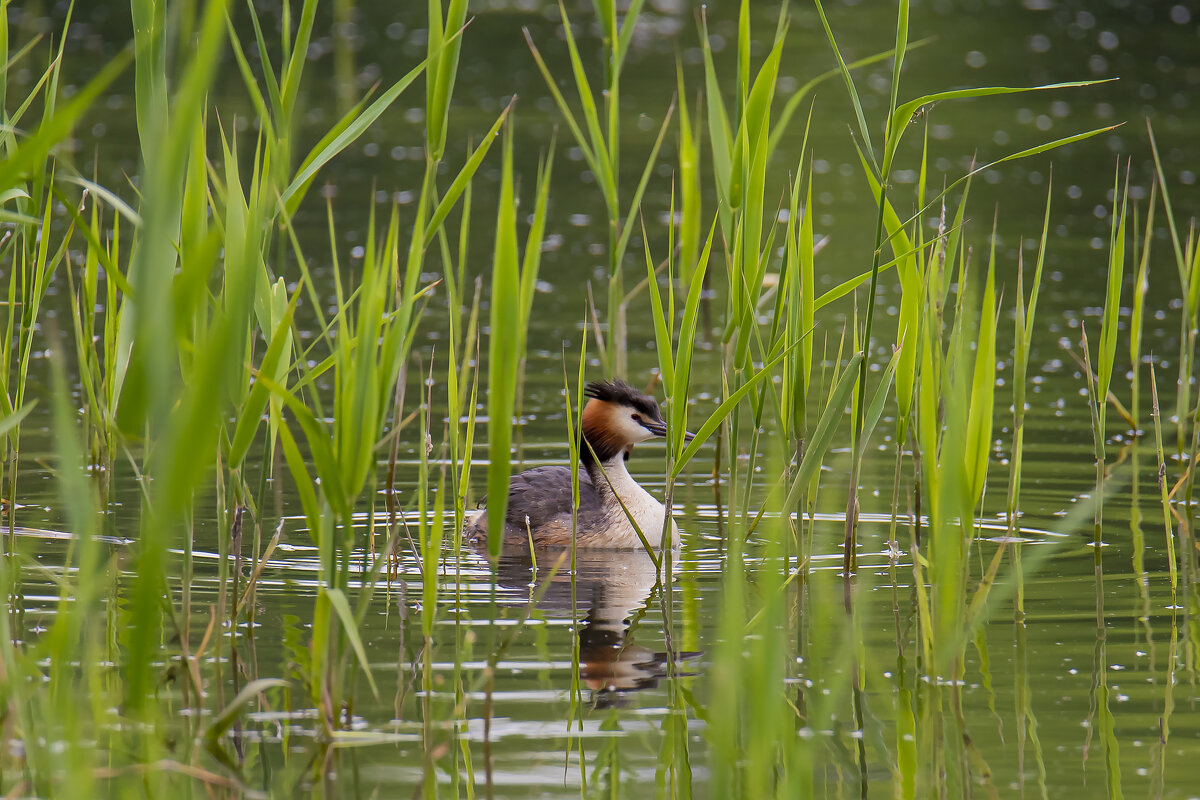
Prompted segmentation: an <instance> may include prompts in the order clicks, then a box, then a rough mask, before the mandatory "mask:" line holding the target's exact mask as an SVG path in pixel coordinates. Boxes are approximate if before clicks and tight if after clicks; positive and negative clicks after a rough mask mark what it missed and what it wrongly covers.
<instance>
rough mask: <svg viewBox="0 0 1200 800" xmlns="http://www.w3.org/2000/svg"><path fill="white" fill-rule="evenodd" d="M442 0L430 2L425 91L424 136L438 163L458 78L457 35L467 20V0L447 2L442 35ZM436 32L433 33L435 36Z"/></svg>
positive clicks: (432, 155) (431, 0)
mask: <svg viewBox="0 0 1200 800" xmlns="http://www.w3.org/2000/svg"><path fill="white" fill-rule="evenodd" d="M441 4H442V0H429V8H430V25H429V32H430V34H429V42H428V49H429V55H428V58H427V62H428V63H429V64H430V65H431V68H430V70H429V72H427V73H426V85H427V87H428V89H427V93H426V95H427V96H426V100H425V109H426V111H425V135H426V142H427V143H428V147H429V154H428V155H429V158H431V159H433V160H434V161H440V160H441V158H442V154H443V153H444V152H445V149H446V130H447V127H448V125H449V120H450V96H451V95H452V94H453V93H454V81H455V78H456V76H457V75H458V61H459V53H460V50H461V49H462V36H461V35H459V33H460V31H461V30H462V28H463V25H464V23H465V21H466V17H467V0H450V4H449V6H448V7H447V9H446V21H445V29H444V33H443V32H442V31H441V30H437V29H439V28H441V21H440V19H437V17H439V16H440V11H441ZM435 31H436V32H435Z"/></svg>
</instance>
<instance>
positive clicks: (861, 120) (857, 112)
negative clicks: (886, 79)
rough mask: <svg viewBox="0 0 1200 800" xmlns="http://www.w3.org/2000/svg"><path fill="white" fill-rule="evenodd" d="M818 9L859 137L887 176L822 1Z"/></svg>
mask: <svg viewBox="0 0 1200 800" xmlns="http://www.w3.org/2000/svg"><path fill="white" fill-rule="evenodd" d="M813 3H814V5H816V7H817V14H818V15H819V16H820V17H821V27H822V28H824V30H825V37H826V38H827V39H828V40H829V46H830V47H831V48H832V49H833V56H834V58H836V59H837V63H838V72H840V73H841V75H842V80H843V82H845V84H846V92H847V94H848V95H849V96H850V105H851V107H852V108H853V109H854V116H855V118H856V119H857V120H858V130H859V135H860V136H862V138H863V143H864V145H865V150H866V153H867V156H868V158H870V160H871V164H872V165H873V166H874V167H875V171H876V173H878V174H886V172H883V171H881V170H880V169H879V164H878V162H877V161H876V160H875V148H874V146H873V145H872V144H871V129H870V128H869V127H867V119H866V117H865V116H864V115H863V108H862V100H861V99H860V98H859V96H858V89H856V88H855V86H854V79H853V78H852V77H850V67H849V66H848V65H847V64H846V61H845V59H844V58H842V51H841V49H840V48H839V47H838V45H837V40H836V39H835V38H834V36H833V29H832V28H831V27H829V20H828V18H826V16H825V7H824V6H822V5H821V0H813Z"/></svg>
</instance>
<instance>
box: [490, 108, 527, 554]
mask: <svg viewBox="0 0 1200 800" xmlns="http://www.w3.org/2000/svg"><path fill="white" fill-rule="evenodd" d="M520 324H521V279H520V261H519V257H518V254H517V219H516V197H515V194H514V191H513V163H512V133H511V130H509V131H506V135H505V138H504V161H503V167H502V171H501V179H500V195H499V198H498V200H497V217H496V243H495V247H494V249H493V252H492V293H491V319H490V325H491V333H490V334H489V336H488V471H487V493H488V504H487V515H488V517H487V519H488V531H490V535H489V536H488V554H489V556H490V557H491V558H492V559H493V560H495V559H496V558H498V557H499V555H500V545H501V543H502V542H503V540H504V525H505V519H506V513H507V511H508V483H509V478H510V477H511V474H512V464H511V457H512V456H511V453H510V447H511V443H512V415H513V407H514V403H515V399H516V391H517V386H516V380H517V366H518V362H519V361H520V359H521V353H520V352H519V351H518V349H517V344H518V341H517V340H518V337H517V335H516V331H517V330H518V327H519V326H520Z"/></svg>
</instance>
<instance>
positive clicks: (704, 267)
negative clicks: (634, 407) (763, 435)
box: [668, 217, 717, 459]
mask: <svg viewBox="0 0 1200 800" xmlns="http://www.w3.org/2000/svg"><path fill="white" fill-rule="evenodd" d="M716 231H717V218H716V217H713V221H712V224H711V225H710V226H709V228H708V238H707V239H706V240H705V242H704V250H703V251H702V252H701V253H700V259H699V261H698V262H697V263H696V266H695V270H694V271H693V272H692V274H691V276H690V278H689V279H688V293H687V300H686V301H685V303H684V307H683V319H682V320H680V323H679V348H678V350H677V351H676V353H675V371H674V381H673V386H674V388H673V389H672V393H671V396H672V398H677V399H678V400H677V402H673V403H671V430H669V431H668V434H669V435H670V437H671V446H672V452H673V453H675V457H676V459H679V458H680V457H681V456H682V448H683V444H684V442H683V434H684V432H685V431H686V430H687V403H686V402H685V401H684V398H686V397H687V396H688V389H689V386H690V385H691V377H692V354H693V351H694V349H695V346H696V329H697V325H698V320H699V316H700V296H701V294H703V292H704V278H705V275H707V273H708V261H709V254H710V253H711V252H712V243H713V236H714V235H715V234H716Z"/></svg>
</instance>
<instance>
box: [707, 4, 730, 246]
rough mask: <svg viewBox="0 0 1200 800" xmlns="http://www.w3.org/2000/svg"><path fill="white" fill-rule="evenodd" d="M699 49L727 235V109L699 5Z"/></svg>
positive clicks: (728, 174) (722, 226)
mask: <svg viewBox="0 0 1200 800" xmlns="http://www.w3.org/2000/svg"><path fill="white" fill-rule="evenodd" d="M700 50H701V52H702V53H703V55H704V97H705V100H706V101H707V105H708V142H709V149H710V151H711V153H712V163H713V177H714V178H715V182H716V188H717V199H718V201H719V202H718V204H717V207H718V208H719V209H720V211H721V230H722V231H723V232H724V234H725V237H726V238H727V239H728V238H731V234H732V230H731V227H730V225H731V220H730V218H729V206H730V205H731V203H730V202H729V181H730V179H731V174H732V172H733V161H732V152H733V133H732V131H731V129H730V125H729V113H728V112H727V111H726V110H725V101H724V100H723V99H721V87H720V83H719V82H718V79H717V71H716V68H715V67H714V66H713V56H712V45H711V43H710V42H709V36H708V17H707V14H706V12H705V10H704V9H703V8H701V11H700Z"/></svg>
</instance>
